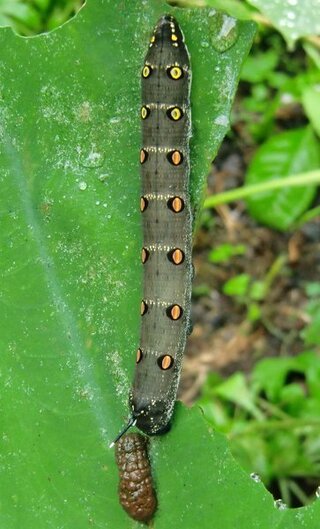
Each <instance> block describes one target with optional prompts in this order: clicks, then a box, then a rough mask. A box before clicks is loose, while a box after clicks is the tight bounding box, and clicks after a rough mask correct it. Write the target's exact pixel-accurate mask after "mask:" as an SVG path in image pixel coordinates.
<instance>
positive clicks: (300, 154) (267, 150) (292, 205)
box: [245, 128, 319, 230]
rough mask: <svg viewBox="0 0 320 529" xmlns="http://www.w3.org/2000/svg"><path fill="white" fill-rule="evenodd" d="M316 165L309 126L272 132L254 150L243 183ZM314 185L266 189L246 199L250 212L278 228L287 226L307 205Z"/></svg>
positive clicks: (301, 170)
mask: <svg viewBox="0 0 320 529" xmlns="http://www.w3.org/2000/svg"><path fill="white" fill-rule="evenodd" d="M318 166H319V146H318V143H317V140H316V138H315V137H314V134H313V132H312V131H311V129H310V128H303V129H295V130H292V131H288V132H283V133H281V134H277V135H276V136H272V137H271V138H270V139H268V140H267V141H266V142H265V143H264V144H263V145H262V146H261V147H260V148H259V149H258V150H257V151H256V154H255V156H254V158H253V159H252V161H251V163H250V166H249V168H248V171H247V175H246V182H245V183H246V185H251V184H258V183H262V182H264V181H268V180H272V179H277V178H286V176H289V175H294V174H297V173H299V172H301V173H303V172H304V171H309V170H312V169H316V168H317V167H318ZM315 190H316V188H315V186H313V185H312V186H311V185H309V186H306V187H304V188H303V187H299V188H298V187H296V188H294V187H287V188H282V189H280V190H279V191H266V192H264V193H259V194H257V195H253V196H252V197H250V198H248V199H247V204H248V207H249V211H250V214H251V215H252V216H253V217H254V218H255V219H256V220H258V221H260V222H262V223H264V224H267V225H268V226H271V227H273V228H277V229H280V230H285V229H287V228H288V227H289V226H290V225H291V224H292V223H293V222H294V220H296V219H297V218H298V217H299V216H300V215H301V214H302V213H303V212H304V211H305V210H306V209H307V207H308V206H309V205H310V203H311V201H312V199H313V197H314V195H315Z"/></svg>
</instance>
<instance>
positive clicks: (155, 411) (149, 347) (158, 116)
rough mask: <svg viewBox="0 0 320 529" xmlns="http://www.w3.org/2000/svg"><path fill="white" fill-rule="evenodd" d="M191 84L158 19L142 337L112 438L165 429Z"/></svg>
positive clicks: (151, 73) (173, 27)
mask: <svg viewBox="0 0 320 529" xmlns="http://www.w3.org/2000/svg"><path fill="white" fill-rule="evenodd" d="M190 84H191V70H190V62H189V55H188V51H187V48H186V45H185V43H184V39H183V35H182V32H181V30H180V28H179V25H178V23H177V22H176V20H175V19H174V18H173V17H172V16H163V17H161V18H160V20H159V21H158V23H157V25H156V27H155V29H154V32H153V35H152V37H151V40H150V46H149V50H148V53H147V55H146V58H145V62H144V65H143V68H142V107H141V120H142V149H141V151H140V163H141V174H142V195H141V201H140V209H141V214H142V223H143V248H142V253H141V260H142V263H143V269H144V286H143V299H142V301H141V335H140V346H139V348H138V351H137V357H136V369H135V376H134V381H133V386H132V390H131V392H130V398H129V400H130V408H131V412H132V415H131V418H130V420H129V422H128V424H127V426H126V427H125V429H124V430H123V431H122V432H121V433H120V434H119V435H118V437H117V438H116V439H115V441H114V443H115V442H116V441H117V440H118V439H119V438H120V437H121V435H123V434H124V433H125V432H126V431H127V429H128V428H129V427H130V426H132V425H133V424H136V425H137V426H138V428H139V429H140V430H142V431H143V432H145V433H146V434H148V435H154V434H161V433H164V432H166V431H167V430H168V429H169V423H170V418H171V416H172V413H173V408H174V403H175V399H176V394H177V389H178V383H179V378H180V371H181V363H182V357H183V352H184V348H185V343H186V338H187V334H188V329H189V327H190V298H191V281H192V262H191V247H192V218H191V207H190V197H189V138H190V134H191V122H190V100H189V95H190ZM114 443H112V444H111V446H112V445H113V444H114Z"/></svg>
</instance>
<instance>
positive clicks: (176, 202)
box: [171, 197, 184, 213]
mask: <svg viewBox="0 0 320 529" xmlns="http://www.w3.org/2000/svg"><path fill="white" fill-rule="evenodd" d="M183 206H184V204H183V200H182V199H181V198H180V197H174V199H173V200H172V202H171V207H172V210H173V211H174V212H175V213H179V212H180V211H182V210H183Z"/></svg>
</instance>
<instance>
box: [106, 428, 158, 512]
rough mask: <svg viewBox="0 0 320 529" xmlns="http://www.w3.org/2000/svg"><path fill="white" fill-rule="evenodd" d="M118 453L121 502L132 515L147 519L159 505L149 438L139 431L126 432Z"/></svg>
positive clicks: (118, 444) (118, 446)
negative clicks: (150, 459) (149, 453)
mask: <svg viewBox="0 0 320 529" xmlns="http://www.w3.org/2000/svg"><path fill="white" fill-rule="evenodd" d="M115 453H116V462H117V465H118V468H119V474H120V482H119V499H120V503H121V505H122V507H123V508H124V510H125V511H126V512H127V513H128V514H129V516H131V518H134V519H135V520H138V521H140V522H147V521H149V520H150V519H151V518H152V516H153V514H154V512H155V510H156V508H157V498H156V495H155V491H154V488H153V484H152V475H151V467H150V462H149V458H148V439H147V438H146V437H144V436H143V435H141V434H139V433H130V434H127V435H124V436H123V437H122V438H121V439H120V440H119V442H118V443H117V445H116V450H115Z"/></svg>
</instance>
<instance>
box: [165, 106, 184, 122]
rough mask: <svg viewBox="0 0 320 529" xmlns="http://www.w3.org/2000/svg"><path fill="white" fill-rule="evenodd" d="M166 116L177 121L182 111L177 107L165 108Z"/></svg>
mask: <svg viewBox="0 0 320 529" xmlns="http://www.w3.org/2000/svg"><path fill="white" fill-rule="evenodd" d="M167 116H168V118H169V119H172V121H179V119H181V118H182V116H183V111H182V110H181V108H179V107H170V108H168V110H167Z"/></svg>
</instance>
